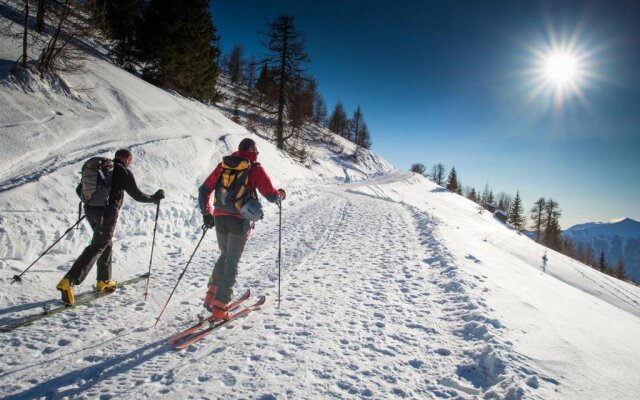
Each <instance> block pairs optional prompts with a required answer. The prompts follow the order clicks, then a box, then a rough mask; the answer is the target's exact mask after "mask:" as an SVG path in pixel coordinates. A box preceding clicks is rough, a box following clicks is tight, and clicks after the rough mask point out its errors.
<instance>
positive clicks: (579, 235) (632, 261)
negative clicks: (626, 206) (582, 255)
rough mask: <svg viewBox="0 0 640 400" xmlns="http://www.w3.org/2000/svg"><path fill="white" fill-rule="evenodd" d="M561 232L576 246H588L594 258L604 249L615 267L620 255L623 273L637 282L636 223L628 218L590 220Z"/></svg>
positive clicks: (639, 248)
mask: <svg viewBox="0 0 640 400" xmlns="http://www.w3.org/2000/svg"><path fill="white" fill-rule="evenodd" d="M562 234H563V235H564V236H567V237H569V238H571V240H572V241H573V242H574V243H575V244H576V245H577V244H582V245H586V246H587V247H590V248H591V249H592V250H593V253H594V256H595V257H596V259H597V257H599V256H600V252H601V251H604V252H605V256H606V262H607V263H608V264H609V266H610V267H611V268H614V269H615V267H616V263H617V262H618V260H619V259H620V258H621V257H622V258H623V259H624V262H625V273H626V276H627V277H629V278H631V279H633V280H634V281H635V282H640V222H638V221H636V220H633V219H631V218H625V219H623V220H619V221H617V222H611V223H605V222H591V223H586V224H580V225H574V226H572V227H571V228H569V229H567V230H566V231H564V232H563V233H562Z"/></svg>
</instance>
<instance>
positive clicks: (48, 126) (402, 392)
mask: <svg viewBox="0 0 640 400" xmlns="http://www.w3.org/2000/svg"><path fill="white" fill-rule="evenodd" d="M18 52H19V49H18V48H17V46H16V45H15V43H14V44H11V43H9V42H6V41H3V42H2V43H1V44H0V59H2V60H13V59H15V58H17V54H18ZM6 64H7V63H6V62H2V63H0V65H6ZM5 77H6V69H5V72H4V75H3V76H2V78H5ZM64 81H65V82H66V83H67V84H68V86H69V88H70V90H60V87H59V86H56V85H52V84H51V82H50V81H46V80H42V79H38V78H37V77H27V78H25V80H23V81H20V82H16V81H13V82H7V81H4V82H3V83H2V84H1V85H0V98H1V99H2V103H1V104H0V120H1V121H2V122H1V125H0V143H1V144H2V146H1V149H0V284H1V285H3V289H2V291H1V292H0V324H6V323H10V322H12V321H15V320H17V319H19V318H20V317H21V316H24V315H28V314H31V313H34V312H39V311H40V310H42V308H45V307H48V306H52V305H54V304H55V303H56V301H55V300H52V299H56V298H57V296H58V292H56V290H55V284H56V283H57V281H58V280H59V279H60V277H61V276H62V275H63V274H64V272H65V271H66V270H67V269H68V268H69V266H70V265H71V263H72V262H73V261H74V259H75V258H76V257H77V255H78V254H79V252H80V251H81V249H82V248H83V247H84V246H85V245H86V243H87V241H88V230H89V228H88V226H87V225H86V224H82V225H81V229H79V230H77V231H72V232H71V234H70V235H69V237H68V238H66V239H65V240H63V241H62V242H61V243H60V245H58V246H57V247H56V248H55V249H54V251H52V253H51V254H50V255H47V256H45V257H44V258H43V259H42V260H41V261H40V262H39V263H38V264H36V266H35V267H34V268H33V269H32V270H31V271H30V272H29V273H28V274H27V275H25V277H24V282H23V283H21V284H15V285H10V281H11V277H12V276H13V275H14V274H16V273H17V272H19V271H21V270H22V269H24V268H25V267H26V266H27V265H29V263H30V262H31V261H32V260H33V259H35V258H36V257H37V255H38V254H39V253H40V252H41V251H42V250H44V249H45V248H46V247H47V245H48V244H49V243H52V241H53V240H55V238H56V237H58V236H59V235H60V234H61V233H62V232H64V231H65V230H66V228H67V227H68V226H70V225H71V224H73V222H74V221H75V220H76V219H77V197H76V196H75V193H74V188H75V185H76V184H77V182H78V171H79V170H80V167H81V165H82V162H83V161H84V160H85V159H86V158H88V157H90V156H93V155H110V154H111V153H113V151H114V150H115V149H117V148H120V147H128V148H130V149H131V150H132V151H133V153H134V158H135V160H134V164H133V166H132V170H133V172H134V173H135V174H136V178H137V180H138V183H139V184H140V186H141V188H142V189H143V190H145V191H146V192H152V191H154V190H155V189H157V188H163V189H165V190H166V192H167V198H166V200H165V201H163V202H162V204H161V212H160V218H159V223H158V235H157V242H156V249H155V255H154V266H153V274H152V278H151V284H150V285H151V286H150V297H149V299H148V300H147V301H146V302H145V301H144V300H143V292H144V288H143V286H144V285H134V286H130V287H126V288H123V289H121V290H119V291H117V292H116V293H114V294H113V295H110V296H108V297H107V298H104V299H100V300H98V301H95V302H94V303H92V304H91V305H89V306H86V307H78V308H76V309H72V310H70V311H68V312H65V313H62V314H58V315H57V316H55V317H51V318H47V319H45V320H42V321H40V322H38V323H36V324H34V325H32V326H29V327H25V328H23V329H18V330H15V331H12V332H10V333H2V336H3V340H2V342H0V354H2V356H1V357H0V393H2V394H3V396H5V398H9V399H13V398H41V397H43V398H64V397H67V398H87V399H89V398H260V399H274V398H296V399H298V398H309V399H311V398H326V397H335V398H363V397H364V398H461V399H475V398H488V399H491V398H495V399H498V398H500V399H502V398H507V399H519V398H536V399H553V398H558V399H559V398H563V399H564V398H575V399H578V398H580V399H587V398H590V399H602V398H619V399H626V398H634V397H635V395H636V394H637V393H638V391H639V390H640V380H639V379H638V374H637V368H638V360H639V359H640V349H639V348H638V346H637V338H638V337H639V335H640V289H639V288H638V287H635V286H632V285H629V284H626V283H624V282H621V281H618V280H615V279H612V278H610V277H608V276H606V275H603V274H600V273H598V272H596V271H594V270H593V269H591V268H589V267H586V266H584V265H582V264H580V263H578V262H576V261H573V260H571V259H568V258H567V257H565V256H563V255H561V254H558V253H554V252H550V254H549V263H548V266H547V270H546V273H543V271H542V270H541V257H542V255H543V254H544V248H542V247H540V246H539V245H538V244H536V243H534V242H533V241H531V240H530V239H528V238H526V237H525V236H522V235H518V234H517V233H516V232H515V231H513V230H510V229H508V228H506V227H505V226H504V225H503V224H501V223H499V222H498V221H496V220H495V219H494V218H493V217H492V216H491V215H490V214H488V213H486V212H483V211H481V210H479V208H478V206H477V205H476V204H474V203H472V202H470V201H468V200H466V199H464V198H462V197H460V196H457V195H455V194H452V193H449V192H447V191H446V190H444V189H442V188H441V187H439V186H437V185H435V184H433V183H431V182H429V181H427V180H426V179H424V178H423V177H422V176H419V175H415V174H411V173H408V172H404V171H397V170H394V169H393V168H392V167H391V166H390V165H389V164H388V163H387V162H386V161H384V159H382V158H381V157H379V156H377V155H375V154H374V153H370V152H369V153H367V156H366V157H365V159H364V161H363V162H362V163H361V164H355V163H353V161H352V160H351V158H350V157H349V156H350V153H352V152H353V150H354V149H353V147H350V145H349V144H348V143H346V142H343V143H340V146H337V147H340V148H343V149H344V151H343V152H336V146H334V145H332V144H330V143H327V142H325V141H323V140H318V141H314V142H312V143H311V144H310V147H311V148H310V154H312V157H311V159H310V160H311V161H310V162H309V163H307V164H300V163H298V162H297V161H295V160H293V159H291V158H290V157H289V156H288V155H286V154H284V153H282V152H280V151H278V150H277V149H276V148H275V147H274V146H273V145H272V144H271V143H270V142H269V141H268V140H265V139H263V138H262V137H261V136H264V135H263V134H261V135H260V136H258V135H255V134H252V133H249V132H248V131H247V130H246V129H245V128H243V127H242V126H240V125H237V124H235V123H234V122H232V121H230V120H229V119H227V118H226V117H225V116H224V115H223V112H222V111H221V109H219V108H216V107H210V106H205V105H203V104H200V103H198V102H194V101H192V100H189V99H185V98H183V97H181V96H178V95H176V94H174V93H169V92H166V91H163V90H161V89H158V88H156V87H153V86H151V85H149V84H147V83H145V82H143V81H141V80H139V79H138V78H136V77H135V76H133V75H131V74H129V73H127V72H125V71H122V70H120V69H118V68H116V67H114V66H113V65H112V64H110V63H109V62H107V61H105V60H104V59H101V58H95V57H93V58H91V59H90V60H89V62H88V63H87V65H86V67H85V69H84V71H83V72H82V73H80V74H77V75H69V76H64ZM312 130H322V128H318V127H316V128H313V129H312ZM321 133H322V137H327V136H328V137H331V134H330V133H329V132H326V131H324V130H322V132H321ZM248 136H250V137H252V138H253V139H254V140H256V141H257V142H258V147H259V150H260V161H261V163H262V165H263V166H264V167H265V169H266V170H267V171H268V172H269V174H270V175H271V177H272V179H273V181H274V183H275V184H276V185H277V186H278V187H284V188H286V189H287V191H288V193H289V196H288V199H287V201H286V202H285V203H284V205H283V215H282V220H283V226H282V228H283V273H282V278H283V280H282V287H283V299H282V303H281V306H280V307H277V302H276V301H275V296H276V293H277V285H278V282H277V267H276V261H277V254H278V247H277V238H278V213H277V208H276V207H274V206H272V205H266V216H265V219H264V220H262V221H260V222H259V223H258V224H257V225H256V229H255V230H254V231H253V233H252V236H251V239H250V241H249V242H248V244H247V247H246V250H245V253H244V255H243V258H242V261H241V266H240V268H241V269H240V274H239V276H238V285H237V291H238V292H241V291H243V290H244V289H245V288H250V289H251V290H252V291H253V292H254V294H255V295H261V294H265V295H267V298H268V300H267V304H266V305H265V307H263V309H262V310H261V311H259V312H256V313H254V314H251V315H249V316H247V317H246V318H244V319H242V320H239V321H234V322H233V323H231V324H229V326H228V328H224V329H221V330H220V331H218V332H217V333H216V334H215V335H212V336H210V337H209V338H207V339H206V340H204V341H202V342H200V343H197V344H195V345H193V346H190V347H189V348H187V349H186V350H185V351H183V352H175V351H173V350H171V349H170V348H169V347H167V346H166V344H165V342H166V340H167V338H169V337H170V336H171V335H173V334H174V333H176V332H177V331H179V330H180V329H183V328H185V327H187V326H188V325H190V324H191V323H192V322H193V321H194V320H195V316H196V314H198V313H200V312H202V311H203V308H202V307H201V302H202V298H203V296H204V292H205V287H206V282H207V279H208V275H209V274H210V272H211V269H212V267H213V263H214V260H215V258H216V257H217V255H218V251H217V244H216V241H215V238H214V237H213V235H211V236H208V237H206V238H205V240H204V241H203V244H202V246H201V248H200V250H199V251H198V253H197V254H196V256H195V257H194V260H193V263H192V265H191V266H190V268H189V270H188V271H187V273H186V274H185V275H184V278H183V281H182V282H181V284H180V286H179V287H178V289H177V291H176V293H175V296H174V298H173V300H172V302H171V304H170V305H169V308H168V309H167V311H166V313H165V315H164V316H163V319H162V320H161V321H160V323H159V324H158V325H157V326H155V327H154V322H155V317H156V316H157V314H158V312H159V311H160V309H161V308H162V305H163V304H164V302H165V301H166V299H167V297H168V295H169V293H170V291H171V289H172V288H173V286H174V284H175V282H176V280H177V278H178V275H179V274H180V272H181V270H182V268H183V267H184V263H185V262H186V260H187V258H188V257H189V255H190V254H191V252H192V251H193V249H194V247H195V245H196V243H197V241H198V240H199V239H200V238H201V235H202V231H201V229H200V226H201V223H202V221H201V216H200V215H199V212H198V211H197V207H196V197H197V188H198V186H199V185H200V183H201V182H202V180H203V179H204V178H205V177H206V175H207V174H208V173H209V172H210V171H211V169H212V168H213V167H214V166H215V164H216V163H217V162H218V161H219V160H220V158H221V157H222V156H223V155H225V154H227V153H228V152H229V151H231V150H232V149H234V148H235V147H236V146H237V144H238V142H239V141H240V140H241V139H242V138H244V137H248ZM340 140H341V139H340V138H335V137H333V140H332V141H333V142H339V141H340ZM154 213H155V207H153V206H151V205H144V204H138V203H135V202H133V201H132V200H131V199H128V200H125V205H124V207H123V210H122V213H121V217H120V220H119V222H118V228H117V230H116V236H115V238H114V278H116V279H120V280H122V279H127V278H130V277H133V276H136V275H138V274H140V273H143V272H146V270H147V268H148V260H149V259H148V257H149V252H150V243H151V234H152V230H153V217H154ZM93 274H94V272H92V273H90V275H89V278H88V279H87V280H86V281H85V282H84V283H83V284H82V285H80V286H79V287H78V288H77V291H78V292H85V291H90V290H91V285H92V281H93V279H94V276H95V275H93Z"/></svg>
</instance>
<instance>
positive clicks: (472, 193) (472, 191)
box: [467, 188, 478, 203]
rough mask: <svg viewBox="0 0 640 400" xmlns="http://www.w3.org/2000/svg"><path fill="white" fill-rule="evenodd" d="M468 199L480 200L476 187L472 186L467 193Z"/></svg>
mask: <svg viewBox="0 0 640 400" xmlns="http://www.w3.org/2000/svg"><path fill="white" fill-rule="evenodd" d="M467 199H469V200H471V201H473V202H475V203H477V202H478V194H477V193H476V189H474V188H471V189H470V190H469V193H468V194H467Z"/></svg>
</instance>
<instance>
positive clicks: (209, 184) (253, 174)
mask: <svg viewBox="0 0 640 400" xmlns="http://www.w3.org/2000/svg"><path fill="white" fill-rule="evenodd" d="M231 155H232V156H234V157H242V158H246V159H248V160H249V161H251V163H252V164H253V163H255V162H256V161H257V160H258V155H257V154H256V153H254V152H251V151H236V152H234V153H233V154H231ZM221 171H222V163H218V165H217V166H216V168H215V169H214V170H213V172H212V173H211V174H210V175H209V176H208V177H207V179H205V181H204V183H203V184H202V186H200V189H199V190H198V192H199V195H198V203H199V205H200V211H202V214H203V215H207V214H211V194H213V193H214V192H215V190H216V182H218V178H220V172H221ZM247 189H249V191H250V192H251V191H252V190H253V189H258V192H260V194H261V195H263V196H264V197H265V198H266V199H267V200H268V201H270V202H272V203H273V202H275V201H276V200H277V199H278V198H280V193H279V192H278V190H276V188H274V187H273V184H272V183H271V179H270V178H269V175H267V172H266V171H265V170H264V168H262V165H254V166H252V167H251V169H250V170H249V183H248V188H247ZM213 215H214V216H220V215H231V216H234V217H238V218H242V215H241V214H240V213H239V212H238V213H237V214H232V213H227V212H224V211H220V210H213Z"/></svg>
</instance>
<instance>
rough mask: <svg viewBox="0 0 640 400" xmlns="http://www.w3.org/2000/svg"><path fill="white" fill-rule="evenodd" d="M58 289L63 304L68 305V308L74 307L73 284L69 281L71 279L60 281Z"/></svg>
mask: <svg viewBox="0 0 640 400" xmlns="http://www.w3.org/2000/svg"><path fill="white" fill-rule="evenodd" d="M56 289H58V290H59V291H60V293H62V302H63V303H64V304H65V305H66V306H72V305H73V301H74V299H73V283H71V281H70V280H69V278H62V280H60V282H58V285H57V286H56Z"/></svg>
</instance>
